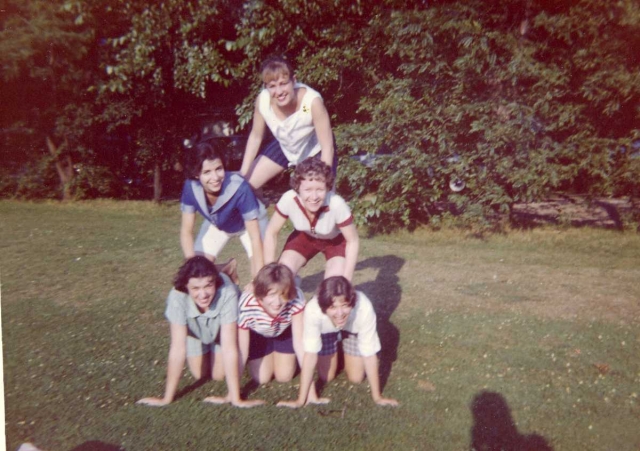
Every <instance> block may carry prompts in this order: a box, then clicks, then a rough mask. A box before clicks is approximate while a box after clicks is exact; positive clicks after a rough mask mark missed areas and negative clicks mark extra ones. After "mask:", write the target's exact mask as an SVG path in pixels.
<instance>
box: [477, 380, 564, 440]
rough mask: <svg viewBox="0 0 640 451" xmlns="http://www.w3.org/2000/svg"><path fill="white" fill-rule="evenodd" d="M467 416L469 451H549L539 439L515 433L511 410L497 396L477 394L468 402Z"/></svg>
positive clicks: (536, 435)
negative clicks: (469, 417)
mask: <svg viewBox="0 0 640 451" xmlns="http://www.w3.org/2000/svg"><path fill="white" fill-rule="evenodd" d="M471 413H472V414H473V427H472V428H471V445H470V447H469V448H470V450H471V451H553V448H552V447H551V445H549V443H548V442H547V440H546V439H545V438H544V437H542V436H541V435H538V434H527V435H523V434H520V433H519V432H518V428H517V426H516V424H515V421H514V420H513V417H512V416H511V409H510V408H509V405H508V404H507V401H506V400H505V399H504V397H503V396H502V395H501V394H499V393H495V392H490V391H483V392H480V393H478V394H477V395H476V396H475V397H474V398H473V401H472V402H471Z"/></svg>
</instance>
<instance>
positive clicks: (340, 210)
mask: <svg viewBox="0 0 640 451" xmlns="http://www.w3.org/2000/svg"><path fill="white" fill-rule="evenodd" d="M276 211H277V212H278V213H280V215H282V216H283V217H285V218H289V219H290V220H291V222H292V223H293V228H294V229H296V230H298V231H300V232H304V233H306V234H307V235H309V236H311V237H313V238H319V239H323V240H330V239H333V238H335V237H337V236H338V235H340V233H341V232H340V228H341V227H345V226H347V225H349V224H352V223H353V215H352V214H351V209H350V208H349V205H347V203H346V202H345V200H344V199H343V198H342V197H340V196H339V195H337V194H335V193H333V192H331V191H329V192H328V193H327V197H326V199H325V200H324V204H323V206H322V207H320V214H319V215H316V216H315V218H313V220H310V219H309V217H308V216H307V214H306V212H305V208H304V206H303V204H302V200H301V199H300V198H299V197H298V194H297V193H296V192H295V191H294V190H289V191H287V192H286V193H284V194H283V195H282V197H281V198H280V200H279V201H278V203H277V204H276ZM312 221H313V222H312Z"/></svg>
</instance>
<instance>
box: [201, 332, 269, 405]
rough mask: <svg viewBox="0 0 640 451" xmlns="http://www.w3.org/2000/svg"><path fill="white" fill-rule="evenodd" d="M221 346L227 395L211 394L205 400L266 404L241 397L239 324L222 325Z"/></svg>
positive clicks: (238, 403) (237, 403) (239, 403)
mask: <svg viewBox="0 0 640 451" xmlns="http://www.w3.org/2000/svg"><path fill="white" fill-rule="evenodd" d="M220 346H221V348H222V360H223V362H224V377H225V380H226V382H227V396H226V397H225V398H219V397H216V396H209V397H208V398H205V402H211V403H214V404H221V403H225V402H230V403H231V404H233V405H234V406H236V407H254V406H257V405H260V404H264V401H261V400H257V399H256V400H252V401H243V400H242V399H240V374H239V372H238V371H239V368H238V326H237V324H236V323H235V322H233V323H228V324H223V325H222V326H221V327H220Z"/></svg>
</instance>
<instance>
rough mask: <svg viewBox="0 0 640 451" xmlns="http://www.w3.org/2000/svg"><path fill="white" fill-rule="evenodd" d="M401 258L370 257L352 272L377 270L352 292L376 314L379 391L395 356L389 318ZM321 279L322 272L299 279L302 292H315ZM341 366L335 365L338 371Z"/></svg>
mask: <svg viewBox="0 0 640 451" xmlns="http://www.w3.org/2000/svg"><path fill="white" fill-rule="evenodd" d="M404 262H405V261H404V259H402V258H400V257H397V256H395V255H384V256H379V257H370V258H367V259H366V260H362V261H359V262H358V263H357V264H356V271H358V270H364V269H370V268H372V269H377V270H378V272H377V275H376V278H375V279H374V280H370V281H367V282H363V283H360V284H358V285H356V287H355V288H356V290H358V291H362V292H363V293H364V294H366V295H367V297H368V298H369V299H370V300H371V303H372V304H373V308H374V310H375V312H376V318H377V323H378V324H377V328H378V335H379V336H380V342H381V344H382V349H381V350H380V354H379V356H380V388H381V389H384V387H385V385H386V383H387V380H388V379H389V374H390V373H391V367H392V365H393V362H395V361H396V358H397V355H398V344H399V343H400V332H399V331H398V328H397V327H396V326H394V325H393V324H392V323H391V321H390V318H391V315H392V314H393V312H394V311H395V309H396V308H397V307H398V305H399V304H400V299H401V298H402V289H401V288H400V283H399V282H400V279H399V278H398V273H399V272H400V269H401V268H402V265H404ZM323 277H324V273H323V272H318V273H316V274H312V275H310V276H306V277H304V278H303V279H302V283H301V288H302V290H303V291H305V292H309V291H311V292H314V293H315V292H316V290H317V288H318V286H319V285H320V283H321V282H322V279H323ZM340 367H341V365H339V368H340Z"/></svg>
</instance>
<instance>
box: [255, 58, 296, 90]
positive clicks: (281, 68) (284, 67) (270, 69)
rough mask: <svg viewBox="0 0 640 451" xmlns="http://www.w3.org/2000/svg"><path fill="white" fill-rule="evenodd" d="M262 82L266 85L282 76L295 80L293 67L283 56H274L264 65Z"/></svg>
mask: <svg viewBox="0 0 640 451" xmlns="http://www.w3.org/2000/svg"><path fill="white" fill-rule="evenodd" d="M261 73H262V82H263V83H264V84H265V85H266V84H267V83H269V82H270V81H273V80H277V79H278V78H280V76H284V77H289V78H293V67H292V66H291V64H290V63H289V62H288V61H287V60H285V59H284V58H283V57H281V56H272V57H270V58H267V59H266V60H265V61H264V62H263V63H262V68H261Z"/></svg>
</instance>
